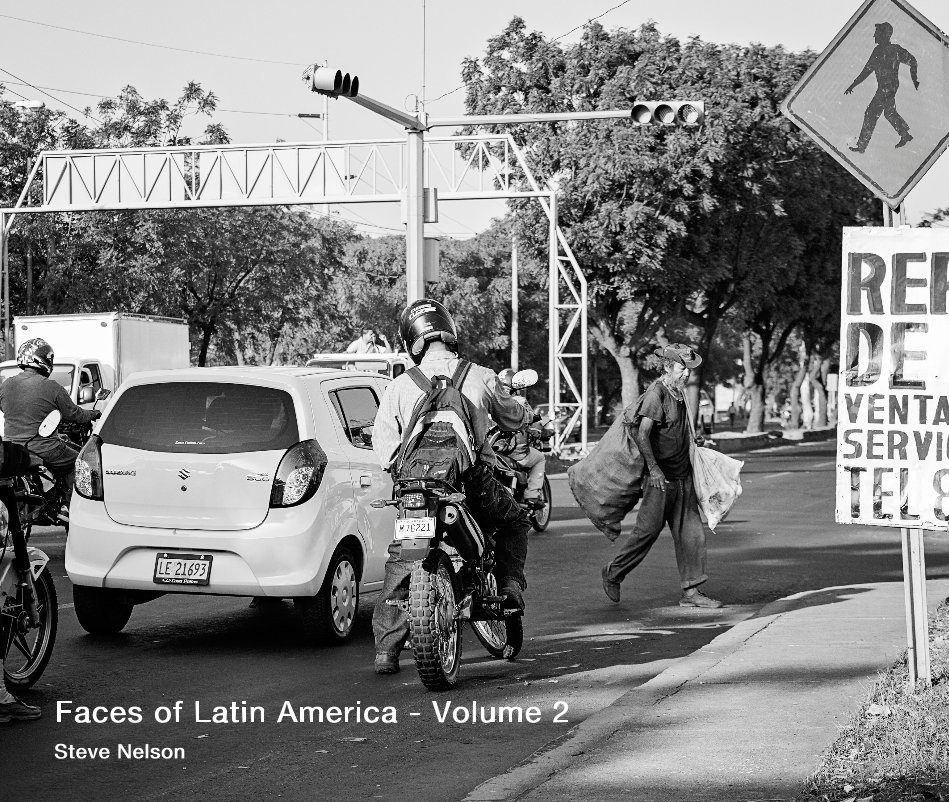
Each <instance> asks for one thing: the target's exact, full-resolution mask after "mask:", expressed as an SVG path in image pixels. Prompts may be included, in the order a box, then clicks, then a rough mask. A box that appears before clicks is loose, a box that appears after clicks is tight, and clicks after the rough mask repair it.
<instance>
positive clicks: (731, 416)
mask: <svg viewBox="0 0 949 802" xmlns="http://www.w3.org/2000/svg"><path fill="white" fill-rule="evenodd" d="M728 425H729V426H734V425H735V402H734V401H733V402H732V403H731V404H729V405H728Z"/></svg>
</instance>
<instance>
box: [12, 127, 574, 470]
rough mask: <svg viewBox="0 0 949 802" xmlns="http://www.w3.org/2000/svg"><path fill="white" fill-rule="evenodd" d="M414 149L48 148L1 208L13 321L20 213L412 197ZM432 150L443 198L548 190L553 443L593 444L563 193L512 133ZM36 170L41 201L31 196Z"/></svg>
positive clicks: (394, 143)
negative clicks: (13, 246)
mask: <svg viewBox="0 0 949 802" xmlns="http://www.w3.org/2000/svg"><path fill="white" fill-rule="evenodd" d="M458 124H462V123H461V122H459V123H458ZM408 150H409V148H408V147H407V144H406V139H404V138H400V139H375V140H354V141H340V142H334V141H327V142H319V143H312V142H305V143H279V144H264V145H200V146H188V147H168V148H124V149H114V150H74V151H46V152H43V153H42V154H40V156H39V158H38V159H37V161H36V163H35V165H34V167H33V169H32V171H31V173H30V175H29V177H28V179H27V183H26V186H24V188H23V191H22V193H21V195H20V198H19V200H18V202H17V205H16V207H14V208H8V209H0V236H2V239H3V242H2V243H0V257H2V269H3V276H4V288H3V289H4V323H5V331H6V332H9V322H10V306H9V297H10V296H9V271H8V267H9V264H8V254H7V242H8V237H9V230H10V226H11V225H12V222H13V218H14V216H15V215H18V214H25V213H31V214H36V213H51V212H80V211H82V212H85V211H106V210H130V209H186V208H205V207H222V206H278V205H279V206H284V205H291V206H292V205H314V204H321V205H322V204H348V203H381V202H405V201H406V198H407V196H408V195H411V192H410V187H409V182H410V180H412V176H413V172H414V166H413V165H412V164H410V163H409V162H410V160H411V159H412V158H413V154H411V153H409V152H407V151H408ZM422 160H423V174H424V186H425V188H426V189H435V190H436V191H437V196H438V200H439V202H441V201H456V200H475V199H508V198H537V199H538V200H539V201H540V203H541V205H542V207H543V209H544V211H545V213H546V214H547V216H548V220H549V222H550V233H549V248H548V265H549V271H550V276H551V279H552V280H551V281H550V284H549V327H550V328H549V336H548V343H549V346H548V361H549V376H550V382H549V387H550V389H549V393H548V401H549V403H550V410H551V414H552V415H554V414H555V412H556V411H560V412H561V413H563V412H566V413H567V422H566V424H565V425H564V426H563V427H562V428H561V427H558V431H557V433H556V436H555V441H554V443H553V447H554V450H555V451H557V452H559V451H561V450H562V449H563V447H564V445H565V444H566V443H567V442H568V440H569V439H570V438H571V436H572V435H573V434H574V433H575V432H576V433H577V434H579V441H580V442H579V446H580V447H581V448H586V444H587V415H586V410H587V408H588V397H587V392H588V382H587V284H586V279H585V278H584V276H583V273H582V271H581V270H580V266H579V264H578V263H577V260H576V258H575V257H574V255H573V252H572V251H571V250H570V246H569V244H568V242H567V239H566V237H565V236H564V234H563V231H562V230H561V229H560V227H559V225H558V224H557V198H556V192H555V191H554V190H553V189H551V188H550V187H549V186H542V185H541V184H540V183H538V181H537V180H536V178H535V177H534V175H533V173H532V171H531V169H530V165H529V164H528V162H527V159H526V158H525V155H524V153H523V151H522V150H521V149H520V148H519V147H518V146H517V145H516V143H515V142H514V140H513V139H512V138H511V137H510V136H509V135H505V134H484V135H473V136H443V137H436V136H431V135H429V136H427V137H425V140H424V149H423V151H422ZM37 180H39V181H41V182H42V194H41V197H42V201H41V203H40V205H29V204H28V202H27V199H28V198H30V197H31V193H30V189H31V187H32V186H33V185H34V184H35V183H36V182H37ZM574 334H576V335H577V340H573V339H572V338H573V335H574ZM577 341H578V344H574V345H571V343H572V342H573V343H577ZM562 395H563V398H562ZM578 429H579V431H578Z"/></svg>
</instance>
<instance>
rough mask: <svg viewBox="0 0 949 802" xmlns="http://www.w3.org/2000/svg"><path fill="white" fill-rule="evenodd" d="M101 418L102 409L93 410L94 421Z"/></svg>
mask: <svg viewBox="0 0 949 802" xmlns="http://www.w3.org/2000/svg"><path fill="white" fill-rule="evenodd" d="M101 417H102V410H101V409H94V410H92V419H93V420H99V418H101Z"/></svg>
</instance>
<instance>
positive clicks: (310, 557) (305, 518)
mask: <svg viewBox="0 0 949 802" xmlns="http://www.w3.org/2000/svg"><path fill="white" fill-rule="evenodd" d="M321 496H322V494H321V493H317V495H316V497H314V498H313V499H311V500H310V501H308V502H306V503H305V504H301V505H300V506H298V507H290V508H286V509H271V510H269V512H268V515H267V518H266V519H265V520H264V522H263V523H262V524H260V526H257V527H255V528H253V529H246V530H240V531H212V530H195V529H188V530H183V529H158V528H152V527H144V526H129V525H126V524H119V523H116V522H115V521H113V520H111V519H110V518H109V516H108V515H107V514H106V512H105V508H104V505H103V503H102V502H101V501H90V500H89V499H85V498H82V497H81V496H79V495H78V494H76V493H74V494H73V497H72V503H71V506H70V520H69V537H68V538H67V540H66V572H67V574H68V575H69V578H70V580H71V581H72V582H73V583H74V584H76V585H88V586H92V587H105V588H121V589H126V590H147V591H152V592H154V591H159V592H166V593H193V594H211V595H229V596H273V597H283V598H287V597H294V596H313V595H315V594H316V593H317V592H318V591H319V589H320V586H321V585H322V582H323V577H324V574H325V572H326V569H327V565H328V564H329V561H330V558H331V557H332V554H333V551H334V549H335V546H336V543H335V542H333V541H337V542H338V541H339V540H342V538H343V537H344V536H346V535H347V534H349V533H350V532H351V533H353V534H355V532H356V527H355V525H354V524H353V525H350V524H351V523H352V522H350V521H347V520H346V519H345V518H343V517H341V516H340V514H339V512H340V511H339V510H336V511H333V512H335V517H337V519H338V520H336V521H334V522H333V523H332V524H331V525H327V524H328V523H329V519H331V511H329V510H322V509H320V508H319V507H320V506H321V505H322V500H321ZM314 522H318V523H314ZM363 551H365V549H363ZM162 552H174V553H189V554H190V553H193V554H210V555H211V556H212V564H211V576H210V583H209V584H208V585H166V584H158V583H155V582H154V581H153V576H154V571H155V559H156V556H157V555H158V554H159V553H162Z"/></svg>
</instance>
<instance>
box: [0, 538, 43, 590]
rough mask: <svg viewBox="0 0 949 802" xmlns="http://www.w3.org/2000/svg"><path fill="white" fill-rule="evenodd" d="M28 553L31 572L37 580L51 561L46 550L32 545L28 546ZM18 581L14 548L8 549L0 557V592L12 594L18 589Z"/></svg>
mask: <svg viewBox="0 0 949 802" xmlns="http://www.w3.org/2000/svg"><path fill="white" fill-rule="evenodd" d="M26 553H27V554H28V555H29V558H30V573H32V574H33V579H34V580H36V579H37V578H38V577H39V575H40V574H41V573H42V571H43V569H44V568H45V567H46V564H47V563H48V562H49V557H47V556H46V553H45V552H42V551H40V550H39V549H35V548H33V547H32V546H27V547H26ZM16 581H17V574H16V571H14V570H13V549H8V550H7V553H6V554H4V555H3V558H2V559H0V594H5V595H8V596H12V595H13V593H15V591H16Z"/></svg>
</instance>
